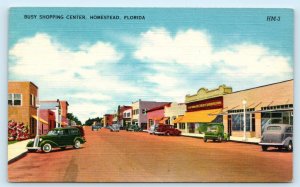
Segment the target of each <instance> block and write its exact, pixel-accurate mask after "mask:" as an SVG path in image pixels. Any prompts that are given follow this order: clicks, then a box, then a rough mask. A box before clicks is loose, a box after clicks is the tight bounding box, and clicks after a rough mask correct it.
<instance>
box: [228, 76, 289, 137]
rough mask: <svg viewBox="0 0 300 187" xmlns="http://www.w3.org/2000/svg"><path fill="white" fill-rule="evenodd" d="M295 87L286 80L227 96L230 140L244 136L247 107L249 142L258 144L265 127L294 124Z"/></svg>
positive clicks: (247, 134)
mask: <svg viewBox="0 0 300 187" xmlns="http://www.w3.org/2000/svg"><path fill="white" fill-rule="evenodd" d="M293 86H294V81H293V80H287V81H283V82H279V83H274V84H270V85H264V86H260V87H256V88H251V89H246V90H241V91H237V92H233V93H231V94H227V95H224V110H223V123H224V128H225V132H228V134H229V135H230V136H231V139H235V138H241V137H244V120H243V118H244V104H245V114H246V134H245V135H246V138H248V141H253V142H258V141H259V140H260V138H261V135H262V132H263V128H264V126H265V125H266V124H270V123H283V124H291V125H293V103H294V100H293V96H294V94H293ZM243 101H244V104H243Z"/></svg>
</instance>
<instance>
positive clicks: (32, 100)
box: [30, 94, 35, 106]
mask: <svg viewBox="0 0 300 187" xmlns="http://www.w3.org/2000/svg"><path fill="white" fill-rule="evenodd" d="M30 105H31V106H35V97H34V95H33V94H30Z"/></svg>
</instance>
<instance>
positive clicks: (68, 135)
mask: <svg viewBox="0 0 300 187" xmlns="http://www.w3.org/2000/svg"><path fill="white" fill-rule="evenodd" d="M34 141H37V142H36V143H35V142H34ZM34 141H30V142H28V144H27V150H28V151H29V152H36V151H37V150H42V151H43V152H45V153H48V152H50V151H51V150H52V148H57V147H58V148H61V149H65V148H66V147H67V146H73V147H74V148H75V149H79V148H80V146H81V144H83V143H85V142H86V140H85V138H84V130H83V128H82V127H79V126H74V127H65V128H55V129H53V130H51V131H49V132H48V134H47V135H41V136H39V138H35V140H34ZM36 145H37V146H36Z"/></svg>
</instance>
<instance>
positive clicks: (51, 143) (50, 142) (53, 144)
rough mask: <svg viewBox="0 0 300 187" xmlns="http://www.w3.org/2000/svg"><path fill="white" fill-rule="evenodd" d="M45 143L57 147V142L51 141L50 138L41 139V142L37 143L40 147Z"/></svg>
mask: <svg viewBox="0 0 300 187" xmlns="http://www.w3.org/2000/svg"><path fill="white" fill-rule="evenodd" d="M46 143H49V144H50V145H51V146H52V147H59V145H58V144H57V143H55V142H54V141H51V140H43V141H42V142H40V143H39V146H40V147H42V146H43V145H45V144H46Z"/></svg>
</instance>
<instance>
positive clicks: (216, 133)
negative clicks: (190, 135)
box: [203, 123, 229, 142]
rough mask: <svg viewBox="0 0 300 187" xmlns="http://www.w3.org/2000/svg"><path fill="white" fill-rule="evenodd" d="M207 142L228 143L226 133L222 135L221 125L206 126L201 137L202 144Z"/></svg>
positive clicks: (222, 127)
mask: <svg viewBox="0 0 300 187" xmlns="http://www.w3.org/2000/svg"><path fill="white" fill-rule="evenodd" d="M207 140H213V141H216V140H218V141H219V142H222V141H223V140H226V141H228V140H229V137H228V134H227V133H224V125H223V124H222V123H215V124H208V125H207V129H206V131H205V132H204V137H203V141H204V142H207Z"/></svg>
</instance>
